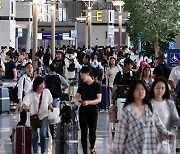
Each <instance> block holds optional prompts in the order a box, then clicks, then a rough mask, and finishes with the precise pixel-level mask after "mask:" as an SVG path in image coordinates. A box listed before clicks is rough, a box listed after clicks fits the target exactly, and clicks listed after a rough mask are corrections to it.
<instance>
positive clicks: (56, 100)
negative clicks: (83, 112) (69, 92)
mask: <svg viewBox="0 0 180 154" xmlns="http://www.w3.org/2000/svg"><path fill="white" fill-rule="evenodd" d="M52 105H53V108H59V107H60V98H53V103H52Z"/></svg>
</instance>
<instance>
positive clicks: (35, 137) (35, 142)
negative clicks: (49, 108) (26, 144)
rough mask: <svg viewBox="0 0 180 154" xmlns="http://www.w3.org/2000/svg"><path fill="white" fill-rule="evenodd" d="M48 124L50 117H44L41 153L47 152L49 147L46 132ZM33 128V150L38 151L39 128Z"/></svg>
mask: <svg viewBox="0 0 180 154" xmlns="http://www.w3.org/2000/svg"><path fill="white" fill-rule="evenodd" d="M47 126H48V117H45V118H43V119H42V126H41V128H40V146H41V153H43V152H46V148H47V141H46V132H47ZM31 129H32V145H33V152H34V153H37V152H38V136H39V135H38V131H37V128H33V127H32V126H31Z"/></svg>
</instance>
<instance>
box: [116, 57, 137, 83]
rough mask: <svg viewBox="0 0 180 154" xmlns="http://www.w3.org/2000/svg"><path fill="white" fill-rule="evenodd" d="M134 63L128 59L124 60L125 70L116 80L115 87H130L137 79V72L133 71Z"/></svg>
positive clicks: (118, 74)
mask: <svg viewBox="0 0 180 154" xmlns="http://www.w3.org/2000/svg"><path fill="white" fill-rule="evenodd" d="M133 65H134V62H133V61H132V60H131V59H129V58H127V59H125V60H124V69H123V71H119V72H118V73H117V74H116V76H115V79H114V82H113V85H114V86H117V85H130V84H131V82H132V81H133V80H134V79H135V72H133V71H132V68H133Z"/></svg>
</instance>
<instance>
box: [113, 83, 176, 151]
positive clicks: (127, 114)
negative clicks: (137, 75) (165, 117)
mask: <svg viewBox="0 0 180 154" xmlns="http://www.w3.org/2000/svg"><path fill="white" fill-rule="evenodd" d="M158 133H159V135H160V136H161V138H162V139H169V140H174V139H175V136H174V135H173V134H171V133H170V132H169V131H167V130H166V129H165V127H164V126H163V125H162V123H161V121H160V119H159V117H158V115H157V113H156V112H154V111H153V110H152V106H151V104H150V103H149V102H148V101H147V89H146V87H145V85H144V83H143V82H142V81H141V80H134V82H133V83H132V85H131V88H130V89H129V92H128V96H127V100H126V102H125V105H124V108H123V111H122V115H121V118H120V119H119V122H118V124H117V127H116V132H115V137H114V140H113V148H112V153H113V154H157V134H158Z"/></svg>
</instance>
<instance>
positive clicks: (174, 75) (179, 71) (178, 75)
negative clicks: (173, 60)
mask: <svg viewBox="0 0 180 154" xmlns="http://www.w3.org/2000/svg"><path fill="white" fill-rule="evenodd" d="M179 79H180V65H178V66H176V67H174V68H173V69H172V71H171V73H170V75H169V80H171V81H174V82H175V85H177V83H178V80H179Z"/></svg>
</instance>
